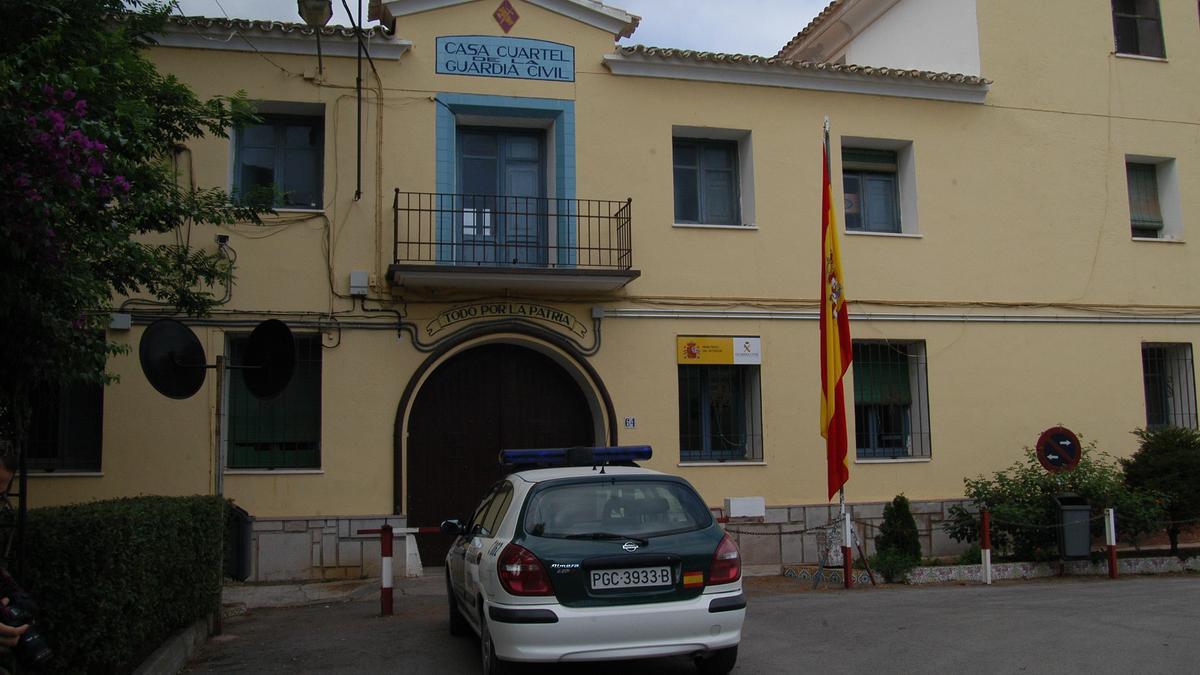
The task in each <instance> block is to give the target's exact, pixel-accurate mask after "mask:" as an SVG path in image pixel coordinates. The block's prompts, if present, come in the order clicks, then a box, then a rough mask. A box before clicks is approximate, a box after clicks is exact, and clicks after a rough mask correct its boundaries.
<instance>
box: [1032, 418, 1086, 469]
mask: <svg viewBox="0 0 1200 675" xmlns="http://www.w3.org/2000/svg"><path fill="white" fill-rule="evenodd" d="M1035 447H1036V448H1037V458H1038V461H1039V462H1041V464H1042V467H1044V468H1045V469H1046V470H1047V471H1049V472H1050V473H1062V472H1064V471H1070V470H1071V469H1074V468H1075V467H1076V466H1077V465H1078V464H1079V458H1080V457H1081V456H1082V455H1083V449H1082V447H1081V446H1080V445H1079V437H1078V436H1076V435H1075V434H1074V432H1072V431H1071V430H1070V429H1068V428H1066V427H1051V428H1049V429H1047V430H1045V431H1043V432H1042V435H1041V436H1038V440H1037V446H1035Z"/></svg>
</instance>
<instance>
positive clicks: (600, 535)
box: [563, 532, 650, 546]
mask: <svg viewBox="0 0 1200 675" xmlns="http://www.w3.org/2000/svg"><path fill="white" fill-rule="evenodd" d="M563 539H628V540H629V541H634V542H637V543H638V544H639V545H641V546H649V545H650V540H649V539H642V538H641V537H631V536H629V535H627V534H616V533H614V532H584V533H581V534H568V535H567V536H565V537H563Z"/></svg>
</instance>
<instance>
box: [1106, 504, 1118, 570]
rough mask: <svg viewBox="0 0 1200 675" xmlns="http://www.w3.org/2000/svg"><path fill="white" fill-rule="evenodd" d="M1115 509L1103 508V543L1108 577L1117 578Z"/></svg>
mask: <svg viewBox="0 0 1200 675" xmlns="http://www.w3.org/2000/svg"><path fill="white" fill-rule="evenodd" d="M1116 513H1117V512H1116V509H1104V543H1106V544H1107V545H1108V578H1109V579H1116V578H1117V516H1116Z"/></svg>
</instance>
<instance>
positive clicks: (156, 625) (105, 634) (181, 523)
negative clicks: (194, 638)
mask: <svg viewBox="0 0 1200 675" xmlns="http://www.w3.org/2000/svg"><path fill="white" fill-rule="evenodd" d="M225 508H226V503H225V502H224V500H222V499H221V498H219V497H199V496H198V497H135V498H129V499H116V500H110V501H102V502H92V503H87V504H77V505H72V506H60V507H53V508H41V509H31V510H30V511H29V521H28V530H27V532H28V535H27V536H28V539H27V542H28V543H27V563H28V564H27V570H26V572H25V574H24V578H23V579H21V580H20V581H21V582H22V583H23V584H24V585H25V587H26V589H27V590H28V591H29V592H30V594H31V595H33V597H34V598H35V599H36V600H37V602H38V606H39V616H38V619H39V625H40V627H41V630H42V632H43V633H44V634H45V635H46V636H47V638H48V639H49V640H50V642H51V646H52V647H53V649H54V650H55V653H56V656H57V659H58V663H57V664H56V665H55V667H54V668H53V670H55V671H56V672H57V671H69V672H81V671H87V672H101V673H104V672H123V671H128V670H132V668H133V667H135V666H136V665H137V663H138V662H139V661H140V660H141V659H143V658H145V657H146V656H147V655H148V654H149V653H150V652H151V651H153V650H154V649H156V648H157V647H158V646H159V645H160V644H161V643H162V642H163V640H165V639H166V638H167V637H169V636H170V635H171V634H173V633H174V632H176V631H177V630H179V629H181V628H183V627H184V626H187V625H188V624H190V623H192V622H193V621H196V620H197V619H200V618H202V617H205V616H207V615H208V614H209V613H210V612H212V611H214V610H215V609H217V608H218V603H219V596H218V592H219V591H220V583H221V573H220V570H219V567H218V565H219V563H220V556H221V548H222V525H223V522H224V517H225V516H224V509H225Z"/></svg>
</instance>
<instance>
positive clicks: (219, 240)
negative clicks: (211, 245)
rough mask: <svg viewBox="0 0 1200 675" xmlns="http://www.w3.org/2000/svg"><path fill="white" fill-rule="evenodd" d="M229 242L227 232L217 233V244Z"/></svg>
mask: <svg viewBox="0 0 1200 675" xmlns="http://www.w3.org/2000/svg"><path fill="white" fill-rule="evenodd" d="M228 243H229V235H227V234H218V235H217V246H224V245H226V244H228Z"/></svg>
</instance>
